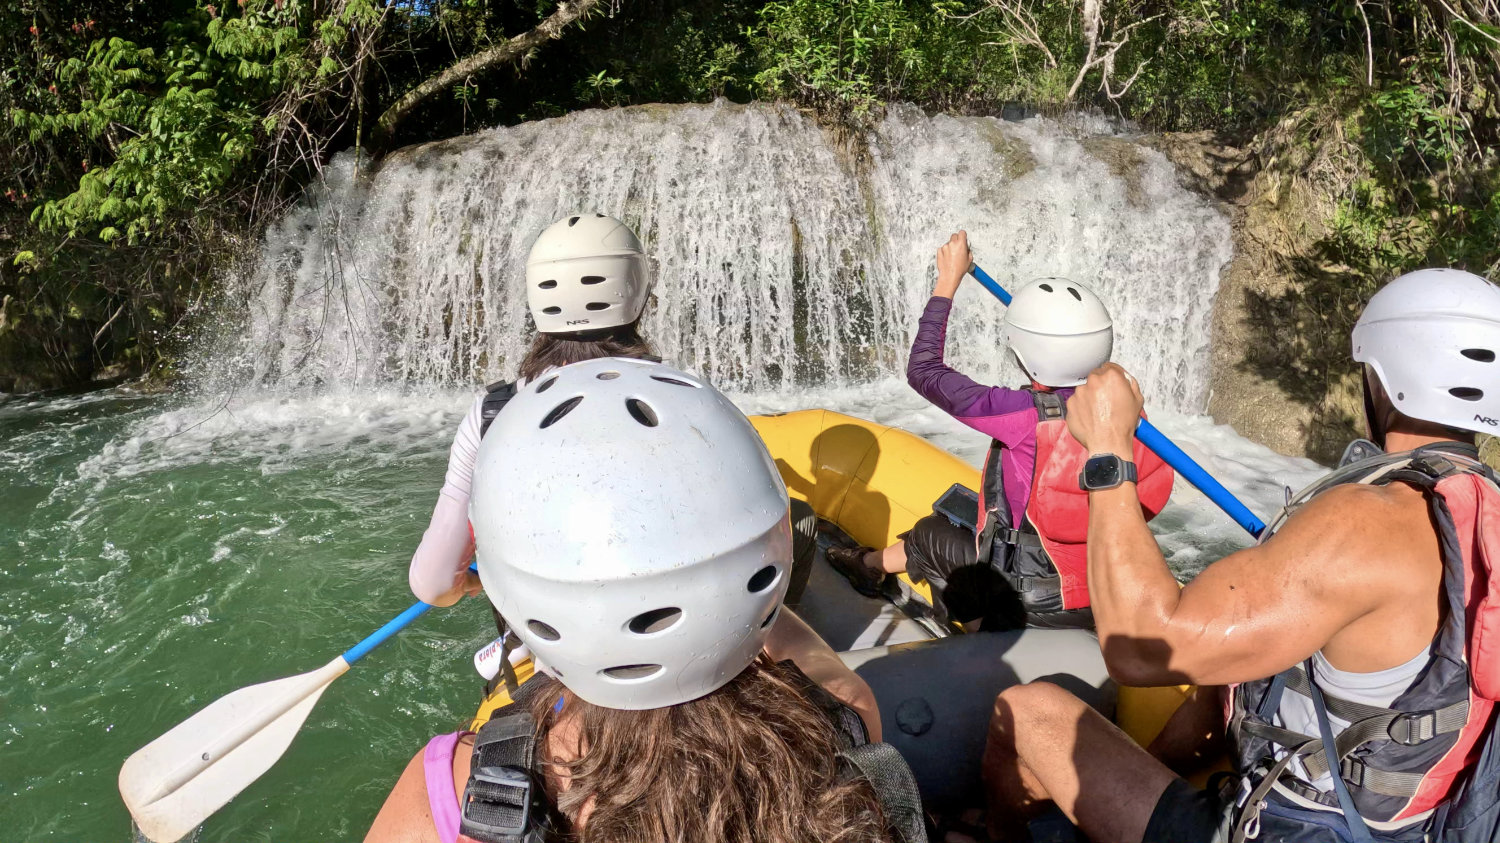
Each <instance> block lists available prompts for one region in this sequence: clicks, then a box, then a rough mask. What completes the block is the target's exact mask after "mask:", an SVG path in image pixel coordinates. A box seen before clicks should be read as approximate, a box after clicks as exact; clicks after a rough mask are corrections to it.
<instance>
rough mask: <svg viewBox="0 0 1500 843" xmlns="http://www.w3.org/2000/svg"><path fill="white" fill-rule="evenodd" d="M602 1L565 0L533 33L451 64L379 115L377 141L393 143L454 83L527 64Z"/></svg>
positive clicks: (376, 132)
mask: <svg viewBox="0 0 1500 843" xmlns="http://www.w3.org/2000/svg"><path fill="white" fill-rule="evenodd" d="M599 2H600V0H562V2H561V3H558V5H557V11H555V12H553V13H552V14H551V15H550V16H549V17H548V18H547V19H546V20H544V21H542V22H541V23H539V24H537V26H536V28H535V29H533V30H531V31H530V32H525V33H522V34H520V35H517V36H516V37H514V38H512V39H510V40H509V41H506V42H505V43H503V44H497V45H495V46H493V47H491V48H489V49H488V50H484V51H482V52H478V53H475V54H474V55H472V56H469V57H468V58H465V59H461V60H460V61H457V62H455V63H453V64H452V65H449V67H448V68H447V69H446V70H444V71H442V72H441V73H439V74H437V75H436V76H433V77H431V78H429V79H427V80H426V81H425V82H423V83H422V84H420V85H418V86H417V87H415V88H413V89H411V90H410V91H407V92H406V94H404V95H403V96H402V97H401V99H399V100H396V102H395V103H393V104H392V105H391V107H390V108H387V109H386V110H385V113H384V114H382V115H380V119H379V120H378V121H376V124H375V136H376V139H377V140H378V142H379V143H381V144H383V143H384V142H386V141H388V140H390V138H391V137H393V136H394V135H395V131H396V126H397V125H398V124H399V123H400V122H401V120H402V119H403V118H404V117H406V115H408V114H410V113H411V111H412V110H413V109H415V108H416V107H417V106H418V105H421V104H422V103H423V102H424V101H426V100H428V99H430V98H431V97H432V96H433V95H434V94H438V93H441V92H442V91H444V90H446V89H448V88H450V87H452V86H453V85H454V84H455V83H457V82H459V81H461V80H463V79H465V78H467V77H469V76H472V75H474V74H476V73H479V72H482V71H485V70H490V69H492V68H495V67H499V66H500V65H505V64H511V63H514V62H516V61H521V62H522V63H523V64H524V63H525V61H526V58H527V56H528V55H529V54H530V53H531V51H532V50H535V49H536V48H537V47H540V46H541V45H543V44H545V43H547V42H548V41H552V40H556V39H558V38H561V37H562V34H563V30H565V29H567V27H568V26H569V25H571V24H573V23H574V22H576V21H578V20H580V19H582V18H584V17H586V16H587V15H588V14H589V12H591V11H592V10H593V9H594V7H595V6H598V5H599Z"/></svg>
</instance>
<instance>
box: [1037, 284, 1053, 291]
mask: <svg viewBox="0 0 1500 843" xmlns="http://www.w3.org/2000/svg"><path fill="white" fill-rule="evenodd" d="M1036 286H1037V289H1039V290H1046V291H1047V292H1049V293H1050V292H1053V290H1052V285H1051V284H1038V285H1036Z"/></svg>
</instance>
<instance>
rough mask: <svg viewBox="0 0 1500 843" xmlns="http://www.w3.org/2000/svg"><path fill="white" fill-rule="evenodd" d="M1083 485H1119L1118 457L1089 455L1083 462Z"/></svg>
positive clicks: (1091, 487) (1102, 487)
mask: <svg viewBox="0 0 1500 843" xmlns="http://www.w3.org/2000/svg"><path fill="white" fill-rule="evenodd" d="M1083 485H1085V486H1087V487H1088V488H1090V489H1107V488H1109V487H1110V486H1118V485H1120V458H1119V457H1089V461H1088V462H1086V463H1084V464H1083Z"/></svg>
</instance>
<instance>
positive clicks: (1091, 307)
mask: <svg viewBox="0 0 1500 843" xmlns="http://www.w3.org/2000/svg"><path fill="white" fill-rule="evenodd" d="M1005 339H1006V342H1007V343H1008V344H1009V345H1010V350H1011V351H1013V352H1015V355H1016V359H1017V360H1019V361H1020V362H1021V368H1023V369H1025V370H1026V374H1028V375H1030V376H1031V379H1032V380H1034V381H1036V382H1037V383H1039V384H1041V385H1043V386H1051V387H1061V386H1078V385H1079V384H1081V383H1083V382H1084V380H1085V379H1087V378H1088V376H1089V372H1092V371H1094V370H1095V369H1097V368H1099V367H1100V366H1102V365H1103V364H1104V363H1105V362H1106V361H1108V360H1109V353H1110V351H1111V350H1112V349H1113V348H1114V344H1115V329H1114V321H1113V320H1111V319H1110V318H1109V311H1108V310H1106V309H1105V308H1104V302H1101V301H1099V297H1098V296H1096V295H1094V291H1093V290H1090V289H1089V288H1088V287H1085V286H1083V285H1082V284H1079V283H1077V282H1075V281H1069V280H1068V279H1066V278H1038V279H1037V280H1035V281H1032V282H1031V283H1029V284H1027V285H1026V286H1024V287H1022V288H1021V289H1020V290H1017V291H1016V294H1015V296H1014V297H1013V298H1012V299H1011V300H1010V307H1008V308H1006V309H1005Z"/></svg>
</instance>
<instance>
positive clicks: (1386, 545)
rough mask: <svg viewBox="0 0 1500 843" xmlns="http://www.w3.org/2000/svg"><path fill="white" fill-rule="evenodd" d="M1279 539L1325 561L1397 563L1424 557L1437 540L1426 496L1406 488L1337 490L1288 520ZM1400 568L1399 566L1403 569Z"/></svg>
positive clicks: (1397, 485)
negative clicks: (1291, 542)
mask: <svg viewBox="0 0 1500 843" xmlns="http://www.w3.org/2000/svg"><path fill="white" fill-rule="evenodd" d="M1277 539H1279V540H1280V542H1279V543H1282V544H1283V546H1284V544H1285V542H1286V541H1287V540H1288V539H1291V540H1295V541H1296V542H1298V543H1300V544H1302V545H1304V546H1307V547H1309V548H1317V549H1318V550H1319V551H1322V552H1321V553H1319V554H1317V555H1319V556H1321V557H1323V558H1324V560H1325V561H1334V559H1335V558H1344V557H1347V558H1349V559H1358V560H1361V567H1364V568H1365V570H1368V568H1367V567H1365V566H1367V565H1368V564H1369V563H1370V562H1373V561H1376V560H1387V561H1388V562H1395V561H1397V560H1399V559H1401V558H1403V557H1406V556H1411V557H1412V558H1413V559H1414V560H1415V559H1418V558H1425V557H1426V556H1427V555H1428V553H1427V551H1428V550H1429V548H1428V545H1429V544H1431V543H1432V542H1434V541H1435V539H1436V532H1435V531H1434V530H1433V528H1432V522H1431V517H1430V510H1429V508H1428V504H1427V500H1426V497H1425V496H1424V495H1423V493H1422V492H1421V491H1420V490H1419V489H1415V488H1413V487H1411V486H1408V485H1406V484H1404V483H1391V484H1388V485H1384V486H1370V485H1362V484H1357V483H1349V484H1345V485H1342V486H1335V487H1333V488H1332V489H1329V490H1328V491H1326V492H1323V493H1322V494H1320V495H1318V496H1317V497H1315V498H1313V499H1312V500H1311V501H1309V502H1308V503H1307V504H1306V505H1305V506H1303V507H1302V509H1300V510H1298V511H1297V512H1296V513H1295V514H1293V515H1292V517H1291V518H1290V519H1288V521H1287V523H1286V526H1285V527H1284V528H1282V530H1281V532H1280V533H1278V535H1277ZM1398 567H1399V566H1398Z"/></svg>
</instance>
